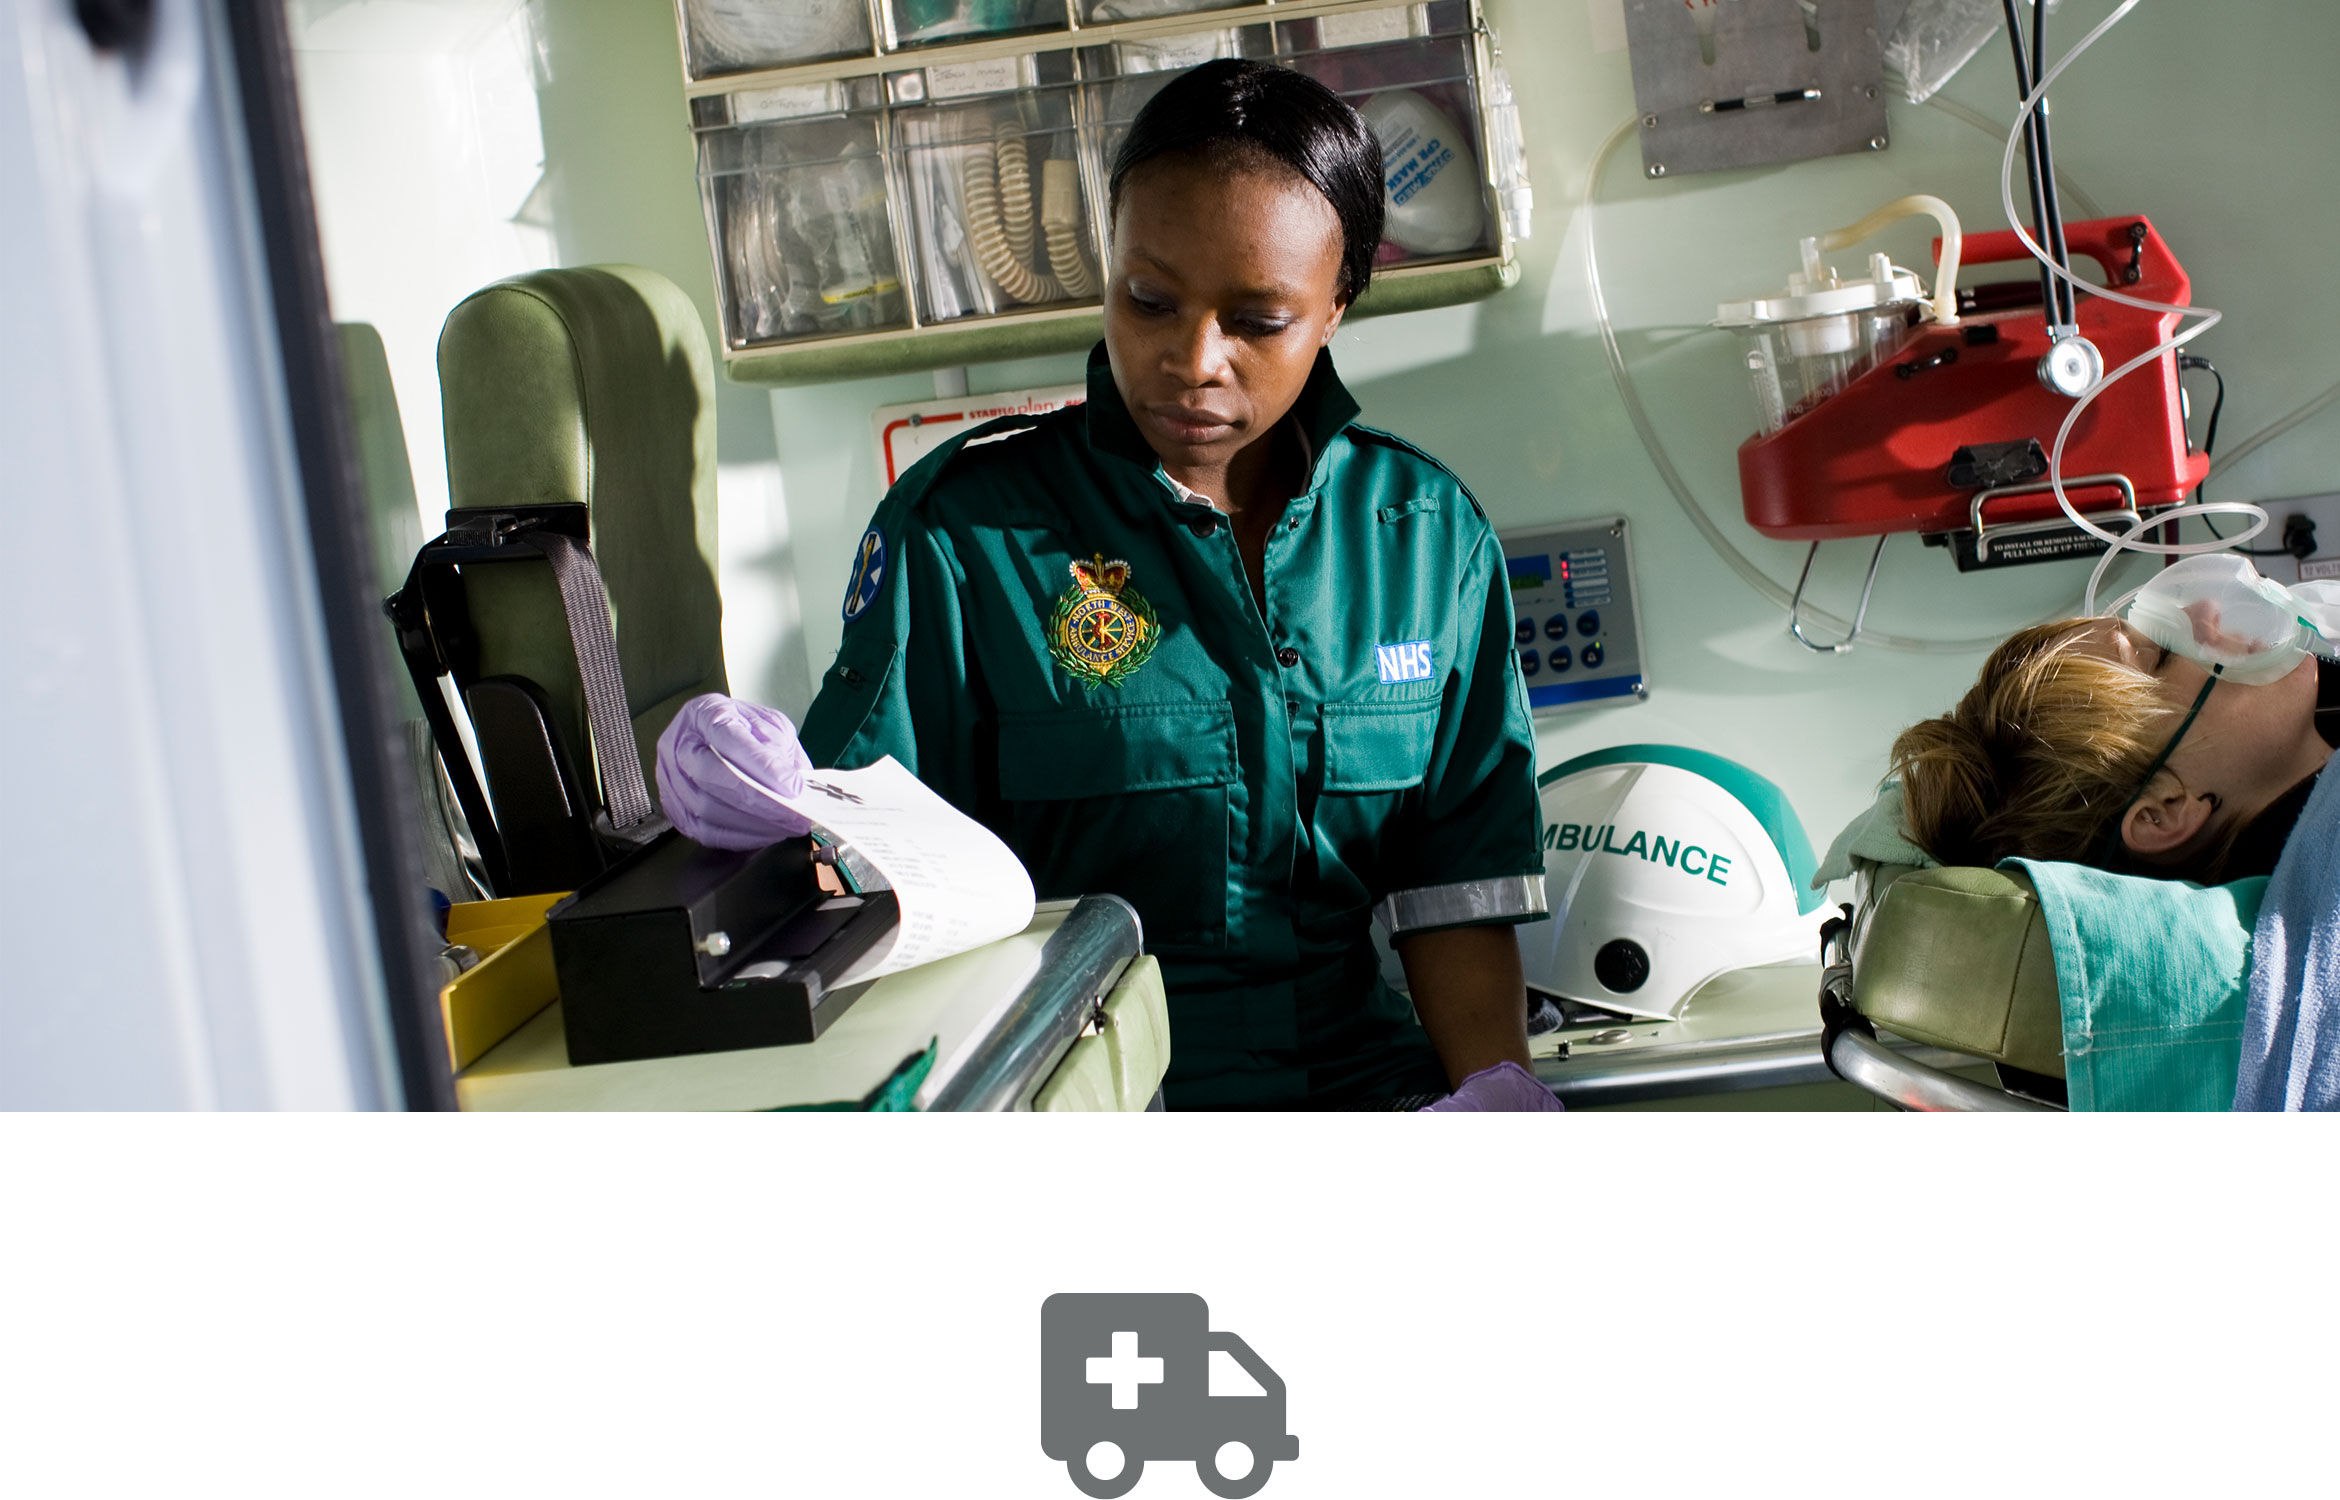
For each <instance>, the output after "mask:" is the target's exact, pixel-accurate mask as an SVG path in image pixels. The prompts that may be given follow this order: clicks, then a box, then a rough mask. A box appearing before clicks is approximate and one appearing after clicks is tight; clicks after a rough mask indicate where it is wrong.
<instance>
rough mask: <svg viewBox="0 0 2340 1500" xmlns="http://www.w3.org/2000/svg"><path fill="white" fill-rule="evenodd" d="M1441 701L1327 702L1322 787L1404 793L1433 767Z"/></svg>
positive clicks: (1430, 699) (1433, 699)
mask: <svg viewBox="0 0 2340 1500" xmlns="http://www.w3.org/2000/svg"><path fill="white" fill-rule="evenodd" d="M1442 701H1443V700H1441V699H1438V698H1416V699H1410V700H1405V701H1401V702H1396V703H1328V704H1326V705H1325V706H1324V789H1325V790H1326V791H1328V792H1351V793H1356V792H1403V791H1406V790H1408V789H1409V788H1412V787H1417V786H1420V785H1421V784H1422V778H1423V777H1424V776H1426V775H1428V774H1429V771H1430V747H1431V743H1432V742H1433V741H1434V740H1435V739H1436V738H1437V737H1438V708H1439V704H1440V703H1441V702H1442Z"/></svg>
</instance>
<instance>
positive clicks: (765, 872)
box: [547, 831, 899, 1066]
mask: <svg viewBox="0 0 2340 1500" xmlns="http://www.w3.org/2000/svg"><path fill="white" fill-rule="evenodd" d="M841 856H842V857H841ZM898 920H899V909H898V907H897V905H896V902H895V898H894V893H893V892H892V891H891V890H887V889H883V888H882V882H881V881H880V880H879V879H878V878H877V877H876V876H875V874H874V872H871V871H868V870H867V869H866V867H863V866H859V865H857V864H856V863H855V862H854V861H853V860H852V859H851V857H850V855H849V854H844V852H843V851H840V850H839V849H837V848H836V847H834V846H830V845H825V844H821V843H819V842H817V841H816V840H814V839H812V838H809V837H808V838H797V839H789V840H787V841H785V842H783V843H778V844H773V845H771V846H769V847H768V848H763V849H757V850H753V851H751V852H748V853H732V852H729V851H726V850H721V849H709V848H705V847H703V846H701V845H698V844H694V843H692V842H691V841H690V840H689V839H686V838H684V837H683V836H682V835H681V834H679V833H675V832H672V831H669V832H667V833H665V834H662V835H660V836H659V837H658V838H657V839H656V840H655V841H653V842H652V843H650V844H649V845H647V846H645V847H644V848H643V849H641V850H640V851H639V852H638V853H636V854H633V855H631V856H629V857H628V858H627V859H626V860H625V861H624V862H623V863H620V864H618V865H616V866H614V867H612V868H611V869H609V870H607V871H605V872H603V873H602V874H600V875H598V876H596V877H595V878H594V879H593V880H591V881H589V882H588V883H587V884H585V885H584V886H582V887H580V888H579V889H578V890H577V892H576V893H575V894H574V895H572V896H569V897H567V898H565V899H564V900H562V901H560V902H559V903H557V904H556V905H554V907H553V908H552V910H551V911H550V912H549V913H547V924H548V925H549V926H550V928H551V930H552V945H553V964H554V967H555V969H556V971H557V972H558V975H559V980H560V991H561V1010H562V1019H563V1024H564V1026H565V1028H566V1030H567V1033H568V1040H569V1061H570V1062H571V1063H572V1064H574V1065H577V1066H583V1065H585V1064H588V1063H604V1062H625V1061H630V1060H633V1059H636V1058H644V1057H675V1056H680V1055H682V1054H685V1053H693V1052H728V1051H733V1050H736V1049H740V1048H745V1047H777V1046H786V1045H790V1044H793V1043H800V1042H809V1041H812V1040H813V1039H814V1038H815V1037H818V1036H819V1035H820V1034H821V1033H822V1032H823V1031H825V1030H827V1029H828V1028H829V1026H830V1025H832V1024H833V1023H834V1022H835V1021H836V1019H837V1018H838V1017H839V1016H841V1015H843V1014H844V1013H845V1012H846V1010H848V1009H849V1008H850V1007H851V1006H852V1004H853V1002H854V1000H855V999H857V998H858V997H859V996H860V994H861V991H862V990H863V989H865V988H867V986H866V985H859V984H857V985H851V986H847V987H844V988H839V987H838V984H837V980H838V978H839V977H840V976H841V975H843V974H844V973H845V971H846V970H847V969H848V968H850V967H851V966H852V965H853V964H854V963H855V962H856V961H857V960H859V959H860V958H861V957H862V955H864V954H866V953H868V952H869V951H870V950H871V949H872V948H874V947H875V946H876V945H877V944H878V943H879V942H881V941H883V940H884V938H885V937H886V935H887V934H888V933H890V932H892V931H893V930H894V927H895V925H896V923H897V921H898Z"/></svg>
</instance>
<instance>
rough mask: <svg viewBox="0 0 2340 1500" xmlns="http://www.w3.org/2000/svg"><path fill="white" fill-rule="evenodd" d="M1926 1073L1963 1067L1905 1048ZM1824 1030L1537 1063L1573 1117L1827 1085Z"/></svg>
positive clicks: (1939, 1054)
mask: <svg viewBox="0 0 2340 1500" xmlns="http://www.w3.org/2000/svg"><path fill="white" fill-rule="evenodd" d="M1898 1046H1899V1047H1901V1048H1905V1049H1907V1050H1908V1053H1909V1054H1910V1056H1911V1057H1913V1058H1915V1059H1918V1060H1919V1064H1918V1065H1919V1066H1926V1067H1927V1071H1929V1072H1932V1071H1935V1069H1934V1068H1933V1067H1932V1066H1928V1065H1934V1064H1946V1065H1951V1066H1955V1065H1956V1064H1958V1063H1959V1062H1961V1061H1964V1060H1965V1059H1961V1058H1960V1057H1959V1056H1958V1054H1956V1053H1954V1052H1946V1051H1943V1050H1942V1049H1941V1048H1938V1047H1926V1046H1921V1045H1919V1044H1917V1043H1914V1042H1900V1043H1898ZM1820 1047H1821V1032H1820V1028H1819V1027H1818V1026H1813V1027H1810V1028H1808V1029H1798V1030H1794V1031H1781V1032H1772V1033H1767V1034H1764V1035H1758V1036H1746V1037H1733V1038H1730V1039H1728V1040H1725V1041H1710V1042H1700V1043H1691V1044H1679V1043H1678V1044H1675V1045H1671V1046H1668V1045H1663V1044H1661V1045H1658V1046H1651V1047H1643V1048H1639V1049H1637V1050H1630V1051H1628V1050H1620V1051H1616V1052H1607V1053H1594V1052H1591V1051H1587V1050H1581V1049H1580V1050H1577V1051H1576V1052H1574V1053H1573V1054H1572V1055H1569V1056H1567V1057H1539V1058H1537V1059H1536V1070H1535V1071H1536V1079H1537V1081H1538V1082H1540V1083H1542V1084H1543V1085H1544V1086H1545V1087H1547V1088H1549V1089H1550V1090H1551V1091H1552V1092H1553V1094H1554V1095H1555V1096H1557V1097H1558V1098H1559V1100H1560V1101H1561V1102H1562V1103H1563V1104H1566V1105H1568V1106H1569V1107H1570V1108H1572V1109H1586V1108H1593V1107H1597V1106H1600V1105H1611V1104H1638V1103H1643V1102H1646V1101H1649V1100H1656V1099H1682V1098H1690V1097H1694V1096H1698V1095H1705V1094H1728V1093H1739V1092H1741V1091H1744V1090H1747V1089H1772V1088H1788V1087H1793V1086H1795V1085H1799V1084H1813V1083H1828V1082H1831V1081H1833V1079H1834V1078H1835V1076H1836V1075H1834V1074H1832V1073H1831V1072H1830V1071H1829V1069H1828V1063H1827V1060H1826V1059H1825V1058H1824V1057H1823V1056H1822V1055H1821V1050H1820Z"/></svg>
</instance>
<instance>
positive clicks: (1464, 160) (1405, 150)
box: [1358, 89, 1487, 255]
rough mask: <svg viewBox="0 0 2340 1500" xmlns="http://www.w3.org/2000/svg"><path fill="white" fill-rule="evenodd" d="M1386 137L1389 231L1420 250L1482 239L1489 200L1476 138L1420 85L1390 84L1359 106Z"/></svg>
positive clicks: (1449, 250)
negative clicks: (1472, 139)
mask: <svg viewBox="0 0 2340 1500" xmlns="http://www.w3.org/2000/svg"><path fill="white" fill-rule="evenodd" d="M1358 113H1359V114H1361V115H1363V116H1364V117H1365V123H1366V125H1368V126H1369V127H1371V129H1372V131H1373V134H1374V138H1375V139H1377V140H1379V141H1380V142H1381V175H1382V184H1383V196H1382V205H1383V213H1384V221H1383V225H1382V234H1383V235H1384V236H1385V237H1386V238H1387V239H1388V240H1389V241H1390V243H1392V244H1394V245H1396V246H1398V247H1399V248H1400V249H1402V250H1408V251H1411V252H1412V253H1414V254H1416V255H1451V254H1453V253H1454V252H1456V251H1458V250H1468V249H1470V248H1471V247H1472V246H1473V245H1476V244H1478V243H1479V239H1480V235H1481V234H1482V232H1483V231H1484V230H1485V228H1486V212H1487V208H1486V204H1485V202H1484V201H1482V198H1481V195H1480V191H1479V181H1478V166H1479V163H1478V161H1477V159H1476V158H1475V157H1473V156H1472V154H1471V147H1470V137H1469V136H1467V135H1465V134H1463V131H1462V128H1461V127H1460V126H1458V125H1456V124H1455V123H1454V121H1453V120H1451V119H1449V118H1447V114H1446V111H1444V110H1442V109H1440V108H1439V107H1438V106H1437V105H1435V104H1433V103H1431V102H1430V101H1429V100H1428V99H1425V98H1423V97H1422V96H1421V95H1420V94H1417V93H1415V92H1414V91H1413V90H1412V89H1385V90H1383V91H1382V92H1381V93H1378V94H1375V95H1374V96H1373V97H1372V98H1370V99H1368V100H1366V101H1365V106H1364V108H1362V109H1360V110H1359V111H1358Z"/></svg>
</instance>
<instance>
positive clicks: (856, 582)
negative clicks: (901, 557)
mask: <svg viewBox="0 0 2340 1500" xmlns="http://www.w3.org/2000/svg"><path fill="white" fill-rule="evenodd" d="M885 581H886V536H885V533H884V532H882V531H880V530H878V529H877V528H876V527H875V526H872V527H871V528H869V530H867V531H865V532H863V533H862V534H861V545H860V546H858V547H856V548H854V549H853V576H852V577H851V578H850V579H849V580H847V582H846V584H845V623H846V624H848V625H850V624H852V623H853V622H854V621H855V620H858V619H860V618H861V612H862V611H863V610H865V609H868V608H869V607H870V606H871V605H872V604H875V603H876V602H877V596H878V590H879V589H880V588H881V587H883V586H884V584H885Z"/></svg>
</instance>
